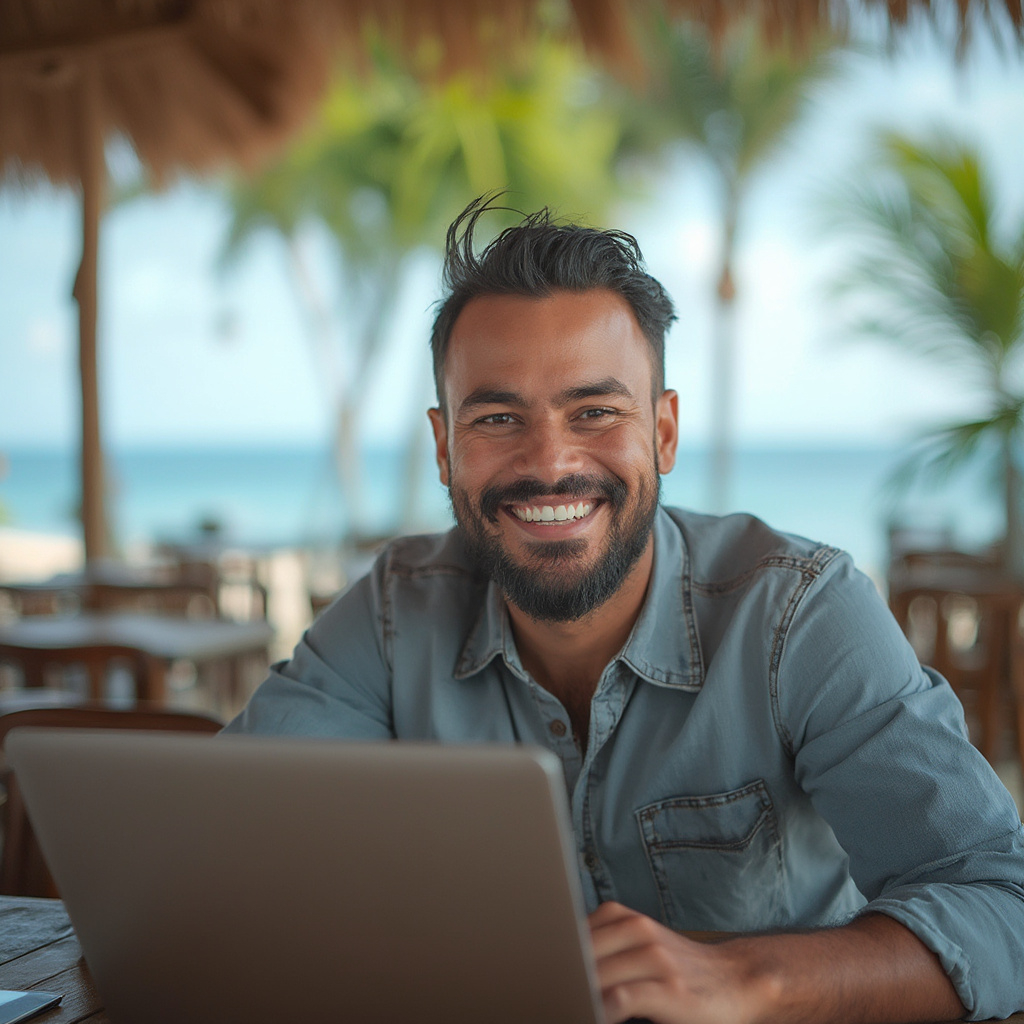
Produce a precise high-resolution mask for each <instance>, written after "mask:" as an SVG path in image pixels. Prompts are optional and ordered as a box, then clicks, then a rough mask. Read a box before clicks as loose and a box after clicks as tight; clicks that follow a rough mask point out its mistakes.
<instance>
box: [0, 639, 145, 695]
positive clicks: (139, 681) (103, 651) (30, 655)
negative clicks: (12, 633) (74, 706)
mask: <svg viewBox="0 0 1024 1024" xmlns="http://www.w3.org/2000/svg"><path fill="white" fill-rule="evenodd" d="M0 662H6V663H7V664H12V665H16V666H17V667H18V668H19V669H20V670H21V673H22V677H23V679H24V685H25V686H26V687H37V686H46V685H47V680H46V671H47V669H48V668H51V667H60V668H68V667H70V666H73V665H80V666H82V667H83V668H84V669H85V671H86V673H87V675H88V678H89V696H90V697H91V698H92V699H93V700H102V699H103V697H104V696H105V692H104V691H105V686H106V677H107V672H108V670H109V669H110V668H111V665H112V663H116V664H119V665H121V666H124V667H127V668H128V669H129V671H130V672H131V675H132V679H133V680H134V682H135V696H136V697H137V698H139V699H140V700H147V699H152V698H153V697H154V696H155V692H156V691H157V690H158V689H159V688H160V687H159V682H158V676H159V674H160V666H159V665H158V664H157V663H155V662H154V661H153V659H152V658H150V657H149V656H148V655H147V654H146V653H145V652H144V651H140V650H138V649H137V648H135V647H125V646H123V645H121V644H81V645H69V646H66V647H63V646H62V647H53V648H41V647H34V646H22V645H21V644H16V643H6V642H4V643H0Z"/></svg>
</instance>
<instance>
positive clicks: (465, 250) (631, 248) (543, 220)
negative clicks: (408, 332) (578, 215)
mask: <svg viewBox="0 0 1024 1024" xmlns="http://www.w3.org/2000/svg"><path fill="white" fill-rule="evenodd" d="M501 194H502V193H500V192H499V193H489V194H487V195H483V196H480V197H479V198H477V199H474V200H473V202H471V203H470V204H469V206H467V207H466V208H465V209H464V210H463V211H462V213H460V214H459V216H458V217H456V218H455V220H454V221H453V222H452V224H451V226H450V227H449V228H448V235H447V238H446V241H445V256H444V271H443V274H442V278H441V283H442V288H443V290H444V293H445V294H444V297H443V299H442V300H441V307H440V309H439V310H438V313H437V317H436V318H435V320H434V328H433V330H432V331H431V335H430V349H431V352H432V353H433V357H434V384H435V386H436V388H437V397H438V401H439V402H440V405H441V410H442V412H444V411H445V395H444V362H445V356H446V355H447V352H448V342H449V340H450V339H451V334H452V329H453V328H454V326H455V321H456V320H457V319H458V317H459V314H460V313H461V312H462V310H463V308H464V307H465V305H466V303H467V302H469V301H470V299H475V298H477V297H478V296H481V295H528V296H535V297H537V298H541V297H544V296H547V295H550V294H551V293H552V292H553V291H557V290H564V291H573V292H582V291H587V290H589V289H591V288H607V289H609V290H610V291H613V292H615V293H617V294H618V295H621V296H622V297H623V298H624V299H625V300H626V301H627V302H628V303H629V305H630V307H631V308H632V310H633V314H634V315H635V316H636V319H637V323H638V324H639V325H640V329H641V330H642V331H643V333H644V337H645V338H646V339H647V341H648V342H649V344H650V346H651V362H652V364H653V374H652V378H653V381H652V390H653V397H654V398H655V399H656V398H657V396H658V395H660V394H661V392H662V390H663V389H664V386H665V332H666V331H667V330H668V327H669V324H671V323H672V321H673V320H675V319H676V315H675V312H674V311H673V308H672V300H671V299H670V298H669V297H668V295H667V293H666V292H665V289H664V288H662V286H661V285H660V284H659V283H658V282H657V281H656V280H655V279H654V278H653V277H651V275H650V274H648V273H647V271H646V270H645V269H644V262H643V260H644V258H643V254H642V253H641V252H640V246H639V245H638V244H637V241H636V239H635V238H634V237H633V236H632V235H630V234H627V233H626V232H625V231H599V230H597V229H596V228H587V227H583V226H582V225H579V224H572V223H565V224H557V223H555V222H554V220H553V219H552V215H551V212H550V210H549V209H548V208H547V207H544V208H543V209H542V210H538V211H537V212H536V213H531V214H523V213H522V211H519V210H513V211H511V212H513V213H519V214H520V215H521V216H522V217H523V220H522V221H521V222H520V223H519V224H516V225H514V226H513V227H510V228H506V229H505V230H504V231H502V232H501V234H500V235H498V237H497V238H495V239H494V240H493V241H492V242H491V243H490V244H489V245H488V246H487V247H486V248H485V249H484V250H483V251H482V252H481V253H479V255H478V254H477V253H475V252H474V251H473V233H474V231H475V229H476V224H477V221H478V220H479V219H480V217H481V215H483V214H484V213H487V212H488V211H489V210H508V209H509V208H508V207H504V206H496V205H495V200H497V199H498V198H499V197H500V196H501Z"/></svg>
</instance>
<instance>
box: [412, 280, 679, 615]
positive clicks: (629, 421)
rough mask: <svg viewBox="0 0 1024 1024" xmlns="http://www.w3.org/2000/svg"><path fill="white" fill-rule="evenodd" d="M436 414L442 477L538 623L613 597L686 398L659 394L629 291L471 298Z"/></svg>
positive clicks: (670, 455)
mask: <svg viewBox="0 0 1024 1024" xmlns="http://www.w3.org/2000/svg"><path fill="white" fill-rule="evenodd" d="M444 383H445V394H446V401H447V422H446V420H445V418H444V417H443V416H442V415H441V413H440V411H439V410H437V409H432V410H431V411H430V418H431V422H432V425H433V428H434V437H435V442H436V446H437V461H438V467H439V469H440V474H441V482H442V483H444V484H445V485H446V486H448V488H449V491H450V494H451V500H452V507H453V509H454V511H455V517H456V520H457V522H458V524H459V526H460V527H461V528H462V530H463V532H464V535H465V537H466V541H467V544H468V545H469V548H470V550H471V552H472V553H473V554H474V556H475V557H476V559H477V561H478V562H479V563H480V565H481V568H483V570H484V571H485V572H487V573H488V575H489V576H491V578H492V579H494V580H495V582H497V584H498V585H499V586H500V587H501V589H502V590H503V592H504V593H505V595H506V597H507V598H508V599H509V600H510V601H511V602H512V603H513V604H514V605H516V606H517V607H518V608H520V609H521V610H522V611H524V612H526V613H527V614H528V615H531V616H532V617H534V618H537V619H546V620H553V621H568V620H572V619H578V618H580V617H582V616H583V615H585V614H587V613H588V612H589V611H591V610H593V609H594V608H596V607H597V606H598V605H600V604H602V603H604V601H606V600H607V599H608V598H609V597H610V596H611V595H612V594H613V593H615V591H616V590H618V588H619V586H620V585H621V583H622V581H623V580H624V579H625V578H626V576H627V574H628V573H629V571H630V569H632V568H633V566H634V565H636V563H637V562H638V561H639V559H640V557H641V556H642V555H643V554H644V553H645V552H646V551H647V550H648V547H649V545H650V543H651V539H650V534H651V524H652V522H653V518H654V514H655V511H656V509H657V502H658V491H659V479H658V473H659V471H660V472H662V473H667V472H668V471H669V470H670V469H671V468H672V466H673V464H674V462H675V452H676V442H677V422H676V420H677V398H676V395H675V392H671V391H666V392H665V393H664V394H662V395H661V396H660V397H659V398H658V399H657V401H656V402H654V401H652V398H651V389H652V367H651V356H650V347H649V345H648V342H647V340H646V339H645V338H644V335H643V332H642V331H641V330H640V327H639V325H638V324H637V322H636V318H635V316H634V315H633V311H632V310H631V309H630V306H629V304H628V303H627V302H626V301H625V299H623V298H622V297H621V296H619V295H617V294H615V293H614V292H610V291H607V290H605V289H593V290H591V291H586V292H555V293H554V294H552V295H551V296H550V297H546V298H529V297H526V296H520V295H487V296H481V297H479V298H476V299H473V300H471V301H470V302H469V303H467V305H466V307H465V308H464V309H463V311H462V312H461V313H460V314H459V317H458V319H457V320H456V322H455V326H454V328H453V330H452V335H451V339H450V342H449V346H448V353H447V356H446V360H445V373H444Z"/></svg>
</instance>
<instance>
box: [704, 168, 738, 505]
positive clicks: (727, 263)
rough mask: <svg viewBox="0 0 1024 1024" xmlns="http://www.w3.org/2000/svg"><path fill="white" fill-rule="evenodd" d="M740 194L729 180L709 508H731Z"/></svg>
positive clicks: (713, 384)
mask: <svg viewBox="0 0 1024 1024" xmlns="http://www.w3.org/2000/svg"><path fill="white" fill-rule="evenodd" d="M739 205H740V196H739V189H738V188H737V187H736V184H735V182H732V181H730V182H728V184H727V191H726V197H725V207H724V210H723V217H722V256H721V266H720V269H719V272H718V284H717V290H716V292H717V298H716V303H715V313H714V317H715V322H714V347H713V350H712V353H711V470H710V478H709V506H710V507H709V511H711V512H715V513H718V514H721V513H723V512H728V511H729V503H730V500H731V496H730V489H731V484H732V460H733V429H734V423H733V420H734V411H733V404H734V403H733V399H734V395H735V376H736V367H735V362H736V282H735V279H734V277H733V259H734V257H735V251H736V222H737V219H738V217H739Z"/></svg>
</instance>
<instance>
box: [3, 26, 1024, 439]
mask: <svg viewBox="0 0 1024 1024" xmlns="http://www.w3.org/2000/svg"><path fill="white" fill-rule="evenodd" d="M883 125H884V126H892V127H898V128H900V129H903V130H909V131H913V132H922V131H925V130H927V129H929V128H930V127H932V126H935V125H945V126H948V127H951V128H954V129H955V130H958V131H959V132H961V133H962V134H963V135H964V136H965V137H966V138H967V139H969V140H971V141H973V142H976V143H977V144H978V145H979V146H980V147H981V148H982V150H983V152H984V154H985V156H986V158H987V159H988V161H989V162H990V165H991V167H992V170H993V173H994V178H995V184H996V186H997V189H998V192H999V194H1000V195H1001V196H1002V198H1003V201H1004V205H1005V210H1006V215H1007V223H1018V224H1019V223H1020V222H1021V220H1022V218H1024V174H1022V173H1021V172H1020V163H1021V158H1022V156H1024V153H1022V152H1021V139H1022V138H1024V57H1022V56H1020V55H1016V56H1000V55H999V54H998V53H997V52H996V50H995V48H994V47H993V46H992V45H991V42H990V41H989V40H987V39H982V40H981V41H980V44H979V45H976V46H975V48H974V49H973V50H972V51H971V52H970V53H969V55H968V57H967V60H966V61H965V63H964V64H963V66H961V67H959V68H956V67H954V66H953V63H952V61H951V59H950V58H949V57H948V56H946V55H943V54H940V53H938V52H936V48H935V46H934V45H933V43H932V41H931V39H930V37H929V35H928V33H927V32H926V31H922V32H917V33H915V34H914V35H913V36H911V37H908V39H907V40H905V41H904V42H903V44H902V45H901V46H900V47H899V48H898V50H897V52H896V53H895V54H894V55H892V56H888V57H868V56H865V55H851V56H849V57H847V58H846V59H845V60H844V62H843V68H842V71H841V73H840V74H839V75H838V76H837V77H836V78H835V79H834V80H833V81H832V82H830V83H829V84H827V85H826V86H825V87H824V88H823V89H822V90H821V93H820V95H818V96H817V97H816V98H815V99H814V101H813V103H812V106H811V109H810V110H809V113H808V116H807V118H806V119H805V121H804V122H803V124H802V126H801V128H800V129H799V131H798V132H797V133H796V134H795V135H794V137H793V138H792V140H791V141H790V143H789V144H788V145H787V146H786V148H785V150H784V151H783V152H782V153H780V154H779V156H778V158H777V159H775V160H773V161H772V162H771V164H770V165H769V166H767V167H766V168H765V169H764V171H763V172H762V173H761V174H760V175H759V177H758V178H757V179H756V181H755V182H754V185H753V187H752V189H751V192H750V194H749V196H748V202H747V206H746V209H745V217H744V222H743V227H742V231H741V235H740V238H739V255H738V261H737V284H738V296H739V300H738V330H739V338H740V341H739V358H738V371H737V378H736V384H735V386H736V403H737V423H736V434H737V440H738V442H739V443H740V444H743V445H750V446H760V445H772V446H774V445H782V446H785V445H808V444H811V445H826V446H827V445H844V446H845V445H873V444H891V443H894V442H898V441H900V440H901V439H904V438H906V437H909V436H911V435H912V434H914V433H915V432H917V431H919V430H920V429H922V428H924V427H927V426H928V425H929V424H932V423H935V422H937V421H942V420H946V419H948V418H950V417H951V416H953V415H957V414H961V413H964V412H968V411H970V408H971V396H970V395H969V394H967V393H965V392H964V391H963V389H962V387H961V385H960V382H959V381H958V380H956V379H955V378H954V377H953V376H952V375H950V374H949V373H948V371H946V370H944V368H933V367H928V366H925V365H923V364H922V363H920V362H919V361H918V360H916V359H914V358H912V357H910V356H907V355H901V354H898V353H895V352H893V351H890V350H888V349H886V348H884V347H882V346H880V345H877V344H873V343H867V342H863V341H855V340H852V339H850V338H848V337H843V336H842V332H841V331H840V330H839V329H838V324H837V317H836V313H835V308H834V306H833V304H832V302H831V301H830V299H829V297H828V294H827V281H828V279H829V276H830V275H831V274H834V272H835V271H836V269H837V268H838V267H839V266H840V265H841V264H842V261H843V258H844V249H843V247H842V245H840V244H839V243H837V241H836V240H835V239H834V238H830V237H828V236H827V234H823V232H822V230H821V228H820V225H816V223H815V218H814V216H813V210H814V208H815V203H816V201H817V200H816V196H818V195H819V194H820V193H821V191H822V190H824V189H826V188H835V187H837V183H838V182H840V181H841V180H843V179H844V178H849V176H850V175H853V174H856V168H857V167H858V165H859V162H860V161H862V160H863V158H864V156H865V152H866V145H867V140H868V138H869V137H870V134H871V132H872V131H873V130H874V129H876V128H877V127H878V126H883ZM78 217H79V205H78V199H77V197H76V196H75V195H74V194H73V193H71V192H69V191H66V190H56V189H52V188H48V187H46V188H39V189H34V190H31V191H24V190H12V189H10V188H7V189H5V190H0V451H2V450H3V449H4V448H5V447H9V446H23V445H38V446H51V447H61V448H68V449H70V448H73V447H75V446H76V445H77V437H78V427H77V416H78V399H77V392H76V388H77V364H76V354H75V353H76V329H77V324H76V311H75V306H74V303H73V302H72V300H71V298H70V292H71V286H72V282H73V279H74V273H75V269H76V266H77V261H78V257H79V245H80V228H79V222H78ZM226 223H227V212H226V209H225V207H224V205H223V203H222V202H221V201H220V200H219V198H218V196H217V192H216V189H215V188H212V187H209V186H207V185H204V184H202V183H192V182H182V183H179V184H177V185H175V186H173V187H172V188H170V189H169V190H168V191H166V192H163V193H160V194H157V195H151V196H145V197H143V198H141V199H138V200H135V201H133V202H131V203H129V204H126V205H123V206H121V207H118V208H116V209H113V210H111V211H110V212H109V213H108V214H107V216H106V217H105V219H104V221H103V227H102V241H101V251H100V275H101V292H100V304H101V305H100V325H99V329H100V380H101V401H102V406H103V412H104V433H105V437H106V441H107V443H108V444H110V445H111V446H114V447H123V446H128V445H136V444H138V445H142V444H156V445H162V446H175V445H185V444H210V445H224V444H230V443H246V444H253V445H259V444H268V443H271V444H276V443H292V442H295V443H319V442H322V441H323V440H324V438H325V437H327V436H328V431H329V429H330V402H329V399H328V396H327V394H326V393H325V389H324V387H323V382H322V374H319V373H318V372H317V367H316V364H315V361H314V359H313V358H312V355H311V349H310V345H309V341H308V331H307V325H306V324H305V322H304V320H303V317H302V313H301V310H300V307H299V305H298V303H297V301H296V298H295V292H294V288H293V283H292V281H291V278H290V276H289V270H288V264H287V261H286V259H285V253H284V252H283V250H282V248H281V245H280V243H279V242H278V241H277V240H276V239H274V238H272V237H270V236H263V237H260V238H259V239H257V240H256V241H255V242H254V244H252V245H251V246H250V247H249V248H248V249H247V250H246V251H245V253H244V255H243V258H242V259H241V261H240V262H239V263H238V264H237V265H236V266H235V267H234V268H233V269H232V270H230V271H229V272H225V271H223V270H221V269H219V268H218V255H219V253H220V250H221V247H222V244H223V239H224V232H225V226H226ZM716 223H717V222H716V209H715V195H714V190H713V188H712V185H711V180H710V178H709V176H708V174H707V173H706V169H705V168H704V167H703V166H702V164H701V163H700V161H699V159H696V158H695V157H694V155H693V154H692V153H690V152H688V151H686V150H680V151H679V152H678V153H676V154H675V155H674V156H673V158H672V159H670V160H668V161H667V162H666V164H665V166H664V167H663V168H662V169H661V171H660V172H659V174H658V175H657V177H656V179H654V180H653V181H652V183H651V186H650V195H649V197H648V198H647V199H645V200H644V201H633V202H631V203H630V204H628V205H623V206H621V207H620V208H619V209H618V210H617V211H616V212H615V214H614V216H613V218H612V219H611V222H610V224H609V226H614V227H621V228H625V229H626V230H629V231H631V232H632V233H634V234H635V235H636V236H637V238H638V240H639V242H640V245H641V247H642V248H643V250H644V252H645V255H646V257H647V262H648V266H649V269H650V270H651V272H652V273H653V274H654V276H655V277H658V278H659V279H660V280H661V281H662V282H663V284H664V285H665V286H666V287H667V288H668V290H669V293H670V294H671V295H672V296H673V298H674V300H675V302H676V304H677V307H678V309H679V312H680V319H679V322H678V323H677V324H676V325H675V326H674V328H673V330H672V333H671V335H670V337H669V339H668V343H667V374H666V376H667V382H668V384H669V386H672V387H675V388H676V389H677V390H678V391H679V392H680V399H681V400H680V406H681V421H682V423H681V427H682V436H683V439H684V443H691V444H697V445H699V444H701V443H703V442H704V441H705V440H706V439H707V437H708V429H709V421H710V409H709V402H708V381H709V379H710V345H711V342H710V337H711V296H712V281H713V277H714V273H715V266H716V258H717V241H716V240H717V228H716ZM306 242H307V244H308V245H309V247H310V252H311V253H312V254H313V256H314V270H315V272H316V274H317V276H318V278H319V279H320V281H321V284H322V285H323V287H324V288H325V289H326V290H328V291H333V292H334V293H337V292H338V289H337V288H336V282H337V279H338V268H337V267H334V266H332V264H331V262H330V260H329V258H327V256H326V248H325V247H324V246H323V245H322V244H321V241H320V239H318V238H317V237H316V236H315V235H312V234H311V235H310V237H309V238H308V239H306ZM437 287H438V265H437V262H436V260H435V258H433V257H430V256H422V257H417V258H416V259H415V260H414V261H413V267H412V270H411V272H410V276H409V286H408V287H407V288H406V289H405V291H404V292H403V295H402V297H401V299H400V302H399V304H398V308H397V309H396V310H395V311H394V315H393V317H392V321H391V329H390V331H389V336H388V340H387V347H386V350H385V352H384V353H383V357H382V359H381V361H380V363H379V365H378V368H377V372H376V374H375V376H374V379H373V382H372V385H371V389H370V393H369V399H368V401H367V414H366V417H365V422H364V424H363V432H364V438H365V439H366V440H368V441H371V442H375V441H380V442H387V441H391V440H394V439H395V438H398V437H404V436H406V434H407V431H408V430H409V428H410V425H411V424H415V423H417V422H421V423H422V424H423V429H424V430H426V417H425V416H424V415H423V410H424V409H425V408H426V406H427V405H428V404H429V398H430V390H429V376H428V375H429V360H428V356H427V336H428V330H429V324H430V319H431V304H432V302H433V301H434V299H435V298H436V295H437Z"/></svg>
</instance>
